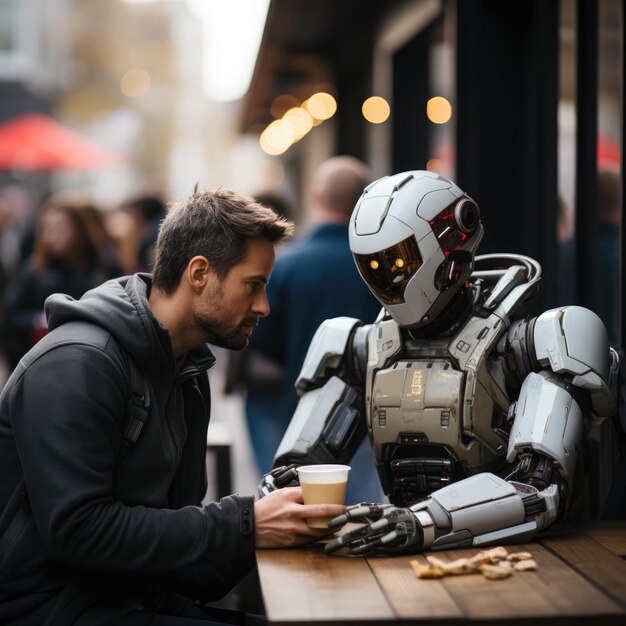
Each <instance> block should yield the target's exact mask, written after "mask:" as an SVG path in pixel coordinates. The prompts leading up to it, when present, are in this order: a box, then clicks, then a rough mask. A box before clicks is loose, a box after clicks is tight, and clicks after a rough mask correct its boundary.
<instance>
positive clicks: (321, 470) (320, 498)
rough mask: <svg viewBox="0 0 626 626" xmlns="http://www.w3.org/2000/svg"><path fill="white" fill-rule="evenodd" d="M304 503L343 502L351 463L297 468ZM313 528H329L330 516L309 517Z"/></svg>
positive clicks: (308, 522) (309, 523)
mask: <svg viewBox="0 0 626 626" xmlns="http://www.w3.org/2000/svg"><path fill="white" fill-rule="evenodd" d="M297 470H298V480H299V481H300V486H301V487H302V499H303V500H304V504H343V503H344V502H345V500H346V487H347V485H348V472H349V471H350V466H349V465H302V466H301V467H298V468H297ZM307 524H308V525H309V526H311V528H328V518H326V517H314V518H310V519H307Z"/></svg>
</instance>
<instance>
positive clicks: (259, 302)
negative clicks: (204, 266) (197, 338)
mask: <svg viewBox="0 0 626 626" xmlns="http://www.w3.org/2000/svg"><path fill="white" fill-rule="evenodd" d="M273 267H274V244H272V243H271V242H270V241H267V240H266V239H249V240H248V244H247V254H246V256H245V257H244V259H243V260H242V261H240V262H239V263H237V264H236V265H233V267H232V268H231V269H230V271H229V272H228V274H226V276H225V277H224V279H223V280H221V281H220V279H219V277H218V276H217V275H216V274H214V273H213V272H212V273H213V277H212V280H211V281H209V282H208V284H207V287H206V289H205V290H204V292H203V294H202V301H201V303H200V305H199V306H197V307H196V310H195V311H194V317H195V321H196V324H198V326H200V328H202V330H203V331H204V332H205V333H206V335H207V341H208V343H210V344H213V345H215V346H219V347H221V348H228V349H229V350H243V348H245V347H246V346H247V345H248V339H249V338H250V334H251V333H252V330H253V328H254V327H255V326H256V325H257V322H258V320H259V317H265V316H266V315H268V314H269V312H270V307H269V304H268V303H267V297H266V295H265V286H266V284H267V281H268V280H269V276H270V273H271V271H272V268H273Z"/></svg>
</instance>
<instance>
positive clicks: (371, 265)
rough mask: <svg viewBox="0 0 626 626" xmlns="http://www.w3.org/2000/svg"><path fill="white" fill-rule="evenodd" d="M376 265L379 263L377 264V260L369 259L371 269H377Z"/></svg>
mask: <svg viewBox="0 0 626 626" xmlns="http://www.w3.org/2000/svg"><path fill="white" fill-rule="evenodd" d="M378 265H379V264H378V261H377V260H376V259H372V260H371V261H370V267H371V268H372V269H373V270H377V269H378Z"/></svg>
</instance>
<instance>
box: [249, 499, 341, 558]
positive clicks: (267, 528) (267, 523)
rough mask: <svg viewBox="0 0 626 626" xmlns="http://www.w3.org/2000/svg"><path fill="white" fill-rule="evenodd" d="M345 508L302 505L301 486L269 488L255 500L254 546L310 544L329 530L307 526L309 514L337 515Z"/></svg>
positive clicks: (279, 546) (325, 505)
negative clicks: (270, 489) (269, 489)
mask: <svg viewBox="0 0 626 626" xmlns="http://www.w3.org/2000/svg"><path fill="white" fill-rule="evenodd" d="M346 511H347V508H346V507H345V506H344V505H343V504H303V502H302V489H301V488H300V487H286V488H284V489H278V490H276V491H272V492H271V493H269V494H268V495H267V496H265V497H264V498H261V499H260V500H257V501H256V502H255V503H254V536H255V541H256V547H257V548H284V547H290V546H297V545H301V544H304V543H311V542H313V541H315V540H316V539H321V538H322V537H325V536H326V535H328V534H329V533H330V532H331V531H330V530H327V529H325V528H310V527H309V526H308V525H307V523H306V520H307V518H309V517H336V516H338V515H342V514H343V513H345V512H346Z"/></svg>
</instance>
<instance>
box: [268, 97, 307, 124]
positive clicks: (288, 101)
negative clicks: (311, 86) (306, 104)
mask: <svg viewBox="0 0 626 626" xmlns="http://www.w3.org/2000/svg"><path fill="white" fill-rule="evenodd" d="M297 106H300V102H299V101H298V98H296V97H295V96H292V95H291V94H288V93H283V94H281V95H280V96H276V97H275V98H274V100H272V104H271V105H270V113H271V114H272V115H273V116H274V117H275V118H276V119H280V118H281V117H282V116H283V115H285V113H286V112H287V111H289V109H292V108H293V107H297Z"/></svg>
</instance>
